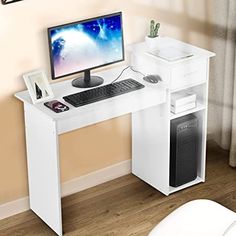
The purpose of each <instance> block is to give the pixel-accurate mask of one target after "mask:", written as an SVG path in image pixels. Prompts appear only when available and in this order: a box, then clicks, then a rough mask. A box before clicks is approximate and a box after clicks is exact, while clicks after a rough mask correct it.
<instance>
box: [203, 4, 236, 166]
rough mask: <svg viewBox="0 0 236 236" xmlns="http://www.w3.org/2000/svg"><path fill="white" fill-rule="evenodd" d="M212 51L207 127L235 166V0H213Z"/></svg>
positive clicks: (230, 162)
mask: <svg viewBox="0 0 236 236" xmlns="http://www.w3.org/2000/svg"><path fill="white" fill-rule="evenodd" d="M213 15H214V23H213V42H212V45H213V51H214V52H215V53H216V57H215V59H214V60H213V63H212V67H211V68H212V70H211V76H210V84H209V90H210V91H209V120H208V123H209V126H210V132H212V134H213V139H214V140H215V141H216V142H217V143H218V144H219V145H220V146H221V147H222V148H224V149H228V150H230V157H229V164H230V165H231V166H232V167H236V0H216V1H214V8H213Z"/></svg>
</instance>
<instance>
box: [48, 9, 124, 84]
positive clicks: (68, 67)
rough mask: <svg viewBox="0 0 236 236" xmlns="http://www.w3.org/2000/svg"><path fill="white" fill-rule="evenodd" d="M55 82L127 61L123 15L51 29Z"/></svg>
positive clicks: (50, 42) (117, 14) (51, 52)
mask: <svg viewBox="0 0 236 236" xmlns="http://www.w3.org/2000/svg"><path fill="white" fill-rule="evenodd" d="M48 38H49V49H50V59H51V69H52V79H56V78H59V77H63V76H66V75H71V74H74V73H78V72H82V71H86V70H88V69H94V68H97V67H100V66H105V65H108V64H112V63H115V62H119V61H122V60H124V45H123V33H122V14H121V12H119V13H114V14H110V15H106V16H100V17H96V18H93V19H87V20H83V21H79V22H74V23H70V24H66V25H61V26H56V27H52V28H49V29H48Z"/></svg>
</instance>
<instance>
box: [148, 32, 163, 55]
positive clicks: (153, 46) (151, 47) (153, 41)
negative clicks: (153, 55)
mask: <svg viewBox="0 0 236 236" xmlns="http://www.w3.org/2000/svg"><path fill="white" fill-rule="evenodd" d="M145 43H146V46H147V50H148V51H149V52H152V51H155V50H159V49H160V47H161V45H160V43H161V37H160V36H158V37H155V38H150V37H148V36H146V37H145Z"/></svg>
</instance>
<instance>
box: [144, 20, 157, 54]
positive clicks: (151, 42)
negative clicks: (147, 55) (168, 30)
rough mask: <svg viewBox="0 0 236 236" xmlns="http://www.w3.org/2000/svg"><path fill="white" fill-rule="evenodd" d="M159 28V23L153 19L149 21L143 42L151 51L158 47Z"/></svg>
mask: <svg viewBox="0 0 236 236" xmlns="http://www.w3.org/2000/svg"><path fill="white" fill-rule="evenodd" d="M159 29H160V23H159V22H157V23H155V21H154V20H151V22H150V32H149V35H148V36H146V37H145V42H146V45H147V48H148V50H150V51H153V50H155V49H157V48H158V41H159V40H160V37H159V34H158V31H159Z"/></svg>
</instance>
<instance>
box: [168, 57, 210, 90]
mask: <svg viewBox="0 0 236 236" xmlns="http://www.w3.org/2000/svg"><path fill="white" fill-rule="evenodd" d="M206 80H207V60H206V59H198V60H190V61H187V62H184V63H181V64H179V65H177V66H175V67H173V68H172V71H171V82H170V83H171V84H170V88H171V90H172V91H174V90H178V89H181V88H183V87H186V86H191V85H195V84H197V83H201V82H205V81H206Z"/></svg>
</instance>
